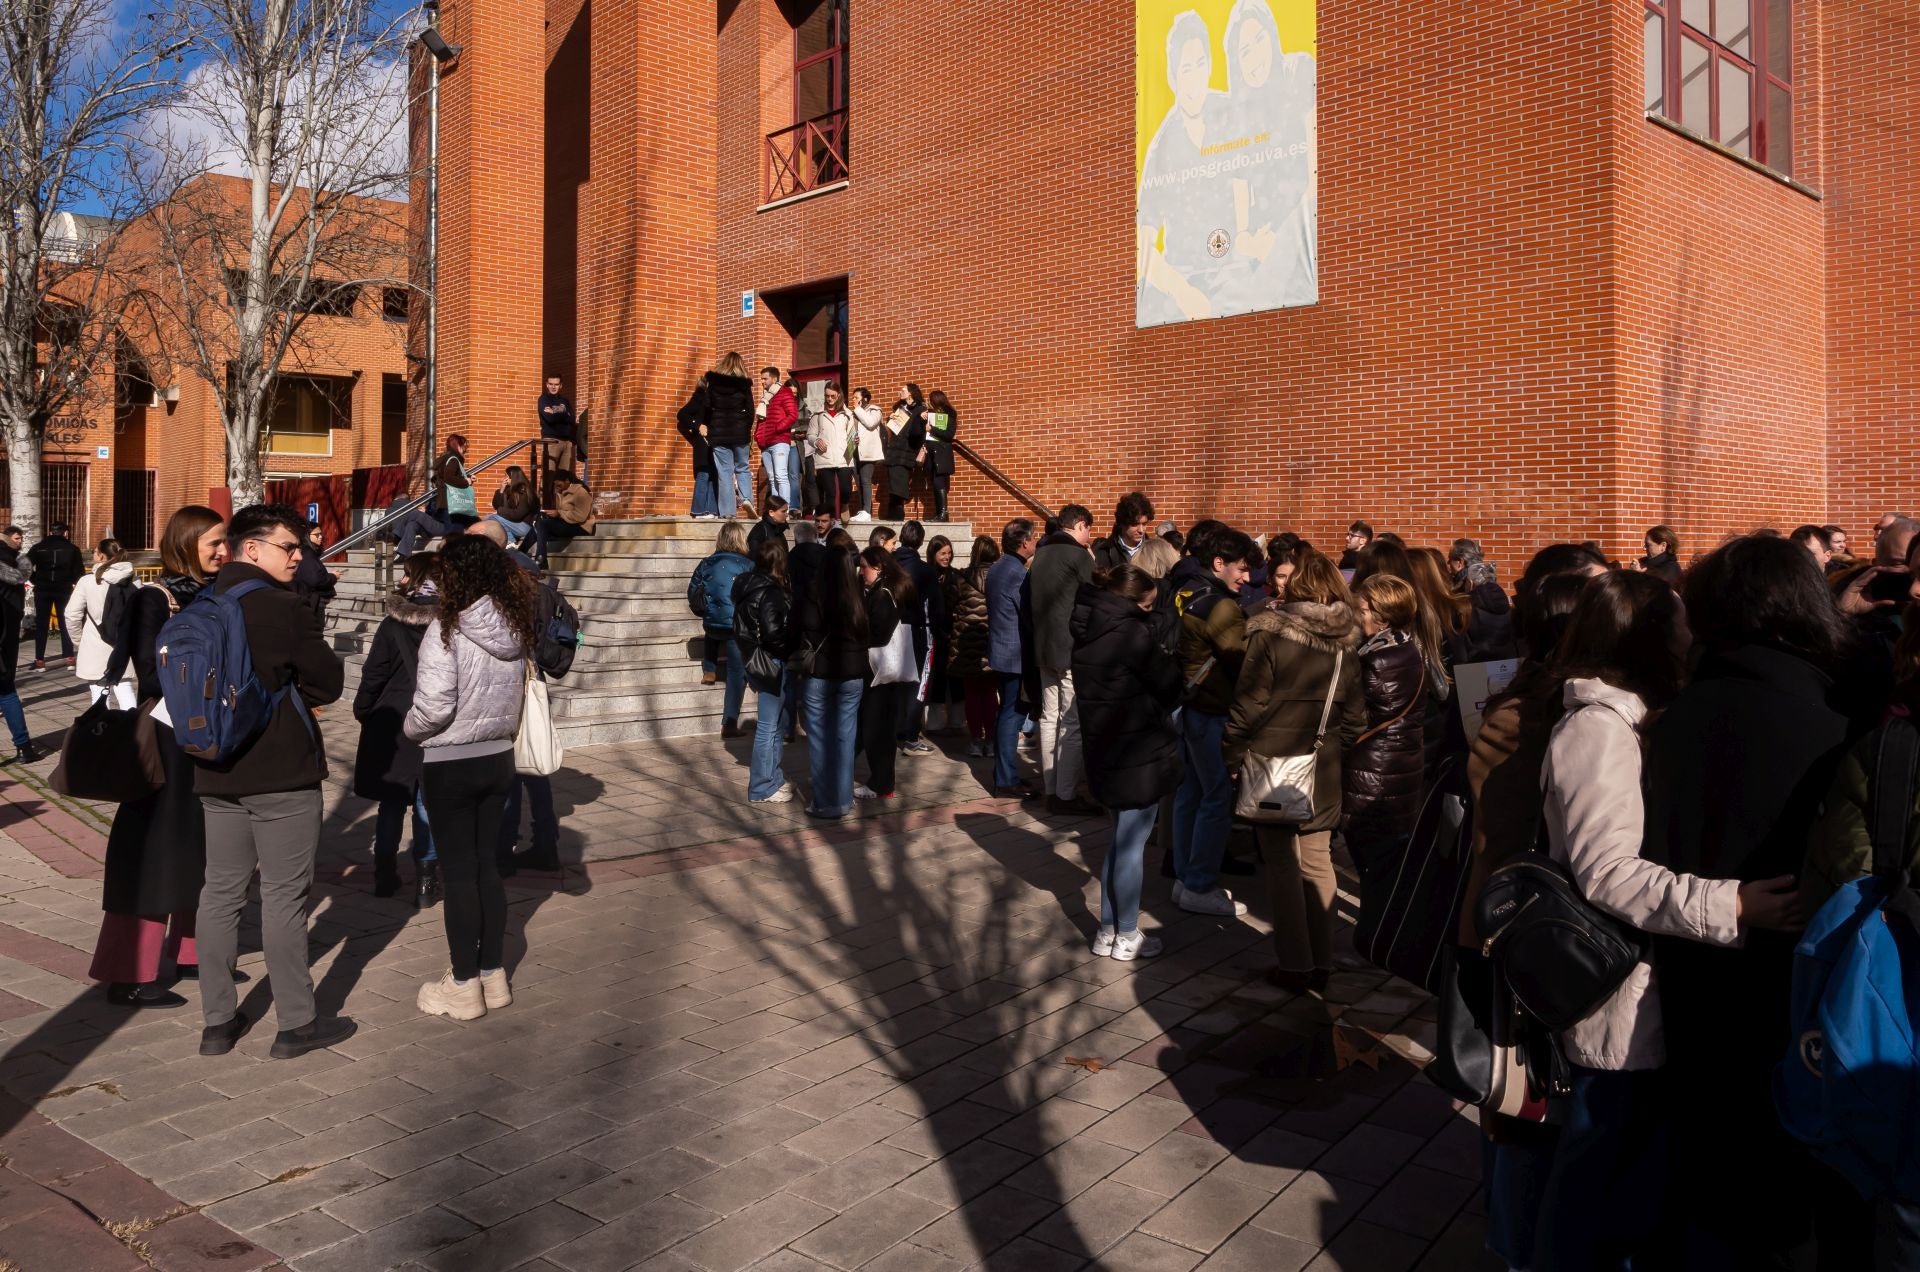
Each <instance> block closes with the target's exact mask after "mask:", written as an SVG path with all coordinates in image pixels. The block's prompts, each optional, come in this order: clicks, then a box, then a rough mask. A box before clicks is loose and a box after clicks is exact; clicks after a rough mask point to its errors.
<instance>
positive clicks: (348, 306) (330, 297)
mask: <svg viewBox="0 0 1920 1272" xmlns="http://www.w3.org/2000/svg"><path fill="white" fill-rule="evenodd" d="M359 303H360V287H359V285H358V284H357V283H330V282H328V281H326V280H325V279H324V278H315V279H310V280H308V282H307V285H306V287H305V288H303V289H302V290H301V292H300V301H299V308H301V309H303V310H305V311H306V312H307V313H310V314H315V315H317V316H319V317H322V318H351V317H353V307H354V306H355V305H357V304H359Z"/></svg>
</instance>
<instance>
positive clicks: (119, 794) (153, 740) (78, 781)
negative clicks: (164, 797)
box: [50, 692, 167, 804]
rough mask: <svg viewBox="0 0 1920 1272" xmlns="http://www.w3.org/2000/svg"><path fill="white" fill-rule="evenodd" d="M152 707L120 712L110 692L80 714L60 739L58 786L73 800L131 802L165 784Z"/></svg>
mask: <svg viewBox="0 0 1920 1272" xmlns="http://www.w3.org/2000/svg"><path fill="white" fill-rule="evenodd" d="M153 705H154V704H153V703H151V702H147V703H142V704H141V705H140V706H139V707H137V708H135V709H134V710H132V711H123V710H119V709H118V708H117V704H116V702H115V696H114V694H113V693H112V692H108V693H106V694H103V695H102V696H101V697H100V698H99V700H98V701H96V702H95V703H94V704H93V705H92V706H90V707H88V708H87V709H86V710H85V711H83V712H81V713H80V717H79V719H77V720H75V721H74V722H73V725H72V727H71V728H69V729H68V730H67V736H66V738H65V739H64V740H63V741H62V742H61V743H60V762H59V764H57V765H55V766H54V770H53V776H52V778H51V779H50V782H51V785H52V786H53V789H54V790H55V791H57V792H58V793H60V794H62V795H67V796H71V797H72V798H74V799H97V800H105V801H107V802H109V803H115V804H132V803H136V802H138V801H139V800H143V799H145V798H146V797H147V796H149V795H151V794H153V793H154V792H155V791H157V790H159V789H160V788H161V787H162V786H164V785H166V781H167V768H166V761H165V760H163V759H162V758H161V755H160V741H159V737H158V736H157V734H156V732H155V729H154V721H153Z"/></svg>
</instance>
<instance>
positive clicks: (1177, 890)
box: [1173, 879, 1187, 905]
mask: <svg viewBox="0 0 1920 1272" xmlns="http://www.w3.org/2000/svg"><path fill="white" fill-rule="evenodd" d="M1186 895H1187V890H1186V889H1185V888H1184V887H1182V886H1180V881H1179V880H1178V879H1175V880H1174V881H1173V903H1174V904H1175V905H1179V904H1180V901H1181V898H1183V897H1185V896H1186Z"/></svg>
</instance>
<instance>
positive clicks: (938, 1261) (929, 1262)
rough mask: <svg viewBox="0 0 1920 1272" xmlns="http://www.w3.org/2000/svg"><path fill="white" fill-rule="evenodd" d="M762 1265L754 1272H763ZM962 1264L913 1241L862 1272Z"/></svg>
mask: <svg viewBox="0 0 1920 1272" xmlns="http://www.w3.org/2000/svg"><path fill="white" fill-rule="evenodd" d="M767 1266H768V1265H766V1264H761V1265H760V1267H758V1268H755V1269H754V1272H761V1268H765V1267H767ZM963 1266H964V1265H963V1264H960V1263H958V1262H956V1261H954V1260H952V1259H949V1258H948V1257H947V1256H946V1255H944V1254H940V1253H938V1252H937V1251H933V1250H929V1249H927V1248H926V1247H925V1246H923V1245H916V1244H914V1243H913V1242H911V1241H902V1242H901V1243H900V1244H899V1245H897V1246H895V1247H893V1249H891V1250H888V1251H887V1252H886V1253H885V1254H883V1255H881V1256H880V1257H879V1258H877V1259H875V1260H874V1261H873V1262H871V1263H869V1264H867V1265H866V1267H865V1268H864V1269H863V1270H862V1272H961V1269H962V1268H963Z"/></svg>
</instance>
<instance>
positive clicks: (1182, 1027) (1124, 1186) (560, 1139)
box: [0, 672, 1497, 1272]
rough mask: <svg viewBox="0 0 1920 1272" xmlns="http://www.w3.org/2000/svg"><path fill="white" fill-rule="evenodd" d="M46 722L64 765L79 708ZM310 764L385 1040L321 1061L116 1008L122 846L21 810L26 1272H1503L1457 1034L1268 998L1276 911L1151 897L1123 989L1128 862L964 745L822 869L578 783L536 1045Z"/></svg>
mask: <svg viewBox="0 0 1920 1272" xmlns="http://www.w3.org/2000/svg"><path fill="white" fill-rule="evenodd" d="M21 687H22V690H23V696H24V697H25V698H26V699H27V700H28V703H29V709H30V715H31V718H32V720H33V722H34V724H35V726H36V732H37V733H38V734H39V735H40V736H41V737H43V738H49V737H52V736H56V735H57V733H58V731H59V730H60V729H61V728H62V727H64V725H65V723H66V721H67V720H68V719H70V718H71V716H72V714H73V713H74V712H75V711H76V710H77V709H78V705H79V704H82V703H84V697H83V696H82V695H81V693H80V691H79V687H78V686H77V685H76V684H75V682H74V681H73V680H72V679H71V678H70V677H69V676H67V675H66V674H64V673H56V672H47V673H44V674H42V675H39V676H35V675H33V674H32V673H25V674H23V675H22V677H21ZM714 692H715V693H716V694H717V693H718V692H719V690H718V689H715V690H714ZM322 724H323V727H324V728H325V729H326V730H327V735H328V740H329V744H330V745H329V750H330V752H331V755H332V758H333V767H334V774H335V781H336V784H335V785H333V786H331V787H330V788H329V791H328V810H327V821H326V828H325V832H324V840H323V848H322V855H321V861H320V868H319V877H318V881H317V883H316V886H315V889H314V912H313V923H312V950H313V958H314V964H315V974H314V978H315V982H316V984H317V986H318V989H319V998H320V1003H321V1009H322V1011H323V1012H344V1013H345V1014H348V1015H351V1016H352V1017H353V1018H354V1019H355V1020H357V1021H358V1022H359V1025H360V1031H359V1033H358V1034H357V1036H355V1037H354V1038H352V1039H351V1040H349V1041H348V1042H346V1043H344V1044H342V1045H340V1046H339V1047H337V1048H334V1049H333V1050H331V1051H326V1052H318V1053H314V1054H311V1055H308V1056H306V1057H303V1058H301V1059H299V1060H293V1061H270V1060H268V1059H266V1051H267V1047H268V1045H269V1044H270V1043H271V1042H272V1037H273V1025H272V1020H271V1013H270V1011H269V1012H268V1019H267V1020H266V1021H265V1022H263V1023H262V1024H261V1025H258V1026H256V1028H255V1029H254V1031H253V1032H252V1034H251V1035H249V1036H248V1037H247V1039H246V1040H245V1041H244V1042H243V1043H242V1044H241V1045H240V1047H239V1049H238V1050H237V1051H235V1052H234V1053H233V1054H231V1055H228V1056H224V1057H219V1058H215V1059H203V1058H201V1057H199V1056H198V1055H196V1054H195V1044H196V1041H197V1038H198V1032H199V1027H200V1020H199V1016H198V1011H197V1006H198V1001H197V993H196V989H195V987H194V986H193V985H192V984H190V983H188V984H182V985H180V986H178V987H177V988H178V989H179V990H180V992H182V993H184V994H185V995H187V997H188V998H189V999H190V1000H193V1005H192V1006H189V1007H188V1008H184V1009H181V1010H178V1011H171V1012H167V1011H161V1012H147V1013H139V1014H135V1013H130V1012H128V1011H126V1010H124V1009H120V1008H115V1007H112V1006H110V1005H108V1003H107V1002H106V1000H105V998H104V996H103V994H102V993H101V992H100V991H99V990H98V989H96V988H90V987H89V984H88V982H87V980H86V971H87V965H88V961H89V958H90V956H91V951H92V946H93V941H94V936H95V933H96V930H97V922H98V915H99V878H100V866H99V860H100V855H101V853H102V852H103V851H104V843H105V841H104V833H105V832H104V824H103V823H102V821H101V820H100V818H101V812H100V810H95V809H91V808H88V807H86V806H80V805H71V804H68V803H66V802H64V801H59V800H56V799H54V798H53V797H52V796H51V794H50V792H49V791H48V790H47V787H46V776H47V772H48V770H49V769H50V767H51V764H50V763H48V764H42V765H38V766H35V768H34V769H33V770H31V771H30V772H29V773H27V774H26V775H25V776H24V778H22V777H21V776H20V775H19V774H18V772H17V770H7V771H6V773H5V775H3V776H0V1035H4V1036H3V1037H0V1085H3V1086H4V1090H5V1092H6V1093H7V1094H6V1096H4V1097H0V1158H3V1159H4V1163H5V1164H4V1168H3V1169H0V1269H15V1270H17V1272H43V1270H45V1272H93V1270H94V1269H113V1270H115V1272H118V1270H119V1269H127V1270H128V1272H135V1270H137V1269H142V1268H160V1269H163V1270H166V1272H171V1270H173V1269H198V1268H221V1269H228V1270H230V1272H245V1270H247V1269H254V1268H270V1267H287V1268H292V1269H297V1270H298V1272H364V1270H367V1269H383V1268H396V1267H398V1268H407V1269H433V1270H435V1272H453V1270H457V1272H491V1270H493V1269H500V1270H503V1272H504V1270H505V1269H525V1270H526V1272H535V1270H538V1272H557V1270H561V1269H564V1270H566V1272H601V1270H607V1272H612V1270H614V1269H626V1268H645V1269H649V1270H653V1269H660V1270H663V1272H664V1270H671V1272H682V1270H685V1272H696V1270H705V1272H733V1270H734V1269H743V1268H755V1269H764V1270H765V1272H803V1270H811V1269H841V1270H851V1269H855V1268H868V1269H874V1270H876V1272H881V1270H884V1272H906V1270H909V1269H914V1270H926V1272H938V1270H942V1269H960V1268H968V1267H977V1268H990V1269H996V1270H999V1269H1004V1270H1007V1272H1051V1270H1052V1269H1072V1268H1101V1269H1109V1270H1112V1272H1121V1270H1126V1272H1184V1270H1185V1269H1190V1268H1205V1269H1210V1270H1212V1269H1232V1270H1236V1272H1237V1270H1240V1269H1245V1270H1247V1272H1287V1270H1288V1269H1295V1268H1311V1269H1314V1270H1315V1272H1322V1270H1325V1269H1335V1268H1340V1269H1349V1270H1351V1272H1396V1270H1401V1269H1421V1270H1423V1272H1440V1270H1444V1272H1453V1270H1455V1269H1479V1268H1483V1267H1493V1266H1497V1265H1496V1264H1494V1263H1492V1262H1491V1261H1490V1260H1489V1259H1488V1258H1487V1257H1486V1256H1484V1255H1483V1254H1482V1253H1481V1252H1480V1251H1481V1233H1482V1226H1483V1219H1482V1218H1481V1209H1482V1206H1481V1195H1480V1190H1479V1184H1478V1179H1479V1173H1480V1138H1479V1135H1478V1132H1477V1130H1476V1128H1475V1127H1474V1125H1473V1123H1472V1120H1471V1110H1463V1109H1460V1108H1457V1107H1456V1106H1455V1104H1454V1102H1453V1101H1451V1100H1450V1099H1448V1098H1447V1097H1446V1096H1444V1095H1442V1094H1441V1093H1440V1092H1439V1091H1438V1090H1437V1089H1435V1088H1434V1087H1433V1086H1432V1085H1431V1084H1429V1083H1427V1082H1426V1081H1425V1080H1424V1079H1423V1078H1422V1077H1421V1076H1420V1074H1419V1065H1420V1064H1421V1062H1423V1061H1424V1060H1425V1059H1426V1058H1427V1056H1428V1054H1429V1053H1428V1051H1427V1045H1428V1044H1429V1043H1430V1042H1431V1040H1432V1030H1433V1024H1432V1014H1433V1013H1432V1004H1431V1002H1430V1000H1428V999H1427V998H1426V996H1425V995H1424V994H1421V993H1420V992H1418V991H1416V990H1414V989H1411V988H1410V987H1408V986H1406V985H1405V984H1404V983H1401V982H1398V981H1394V980H1391V979H1389V978H1387V977H1385V976H1383V975H1382V974H1381V973H1379V972H1377V971H1375V970H1372V969H1370V968H1368V967H1366V966H1364V965H1363V964H1360V963H1359V962H1358V961H1357V960H1353V959H1351V958H1350V957H1349V958H1346V959H1344V960H1343V967H1344V969H1345V970H1343V971H1341V972H1340V973H1339V974H1338V975H1336V976H1335V977H1334V981H1333V985H1332V988H1331V990H1330V991H1329V993H1328V995H1327V996H1326V998H1325V1000H1322V999H1320V998H1316V997H1311V996H1308V997H1296V996H1293V995H1290V994H1287V993H1285V992H1283V991H1280V990H1277V989H1274V988H1272V987H1270V986H1268V985H1267V984H1266V983H1265V981H1264V980H1263V979H1262V972H1263V971H1264V970H1265V968H1266V967H1267V966H1269V965H1270V963H1271V953H1270V945H1269V943H1268V940H1267V936H1266V932H1267V926H1266V924H1265V922H1264V920H1263V918H1262V912H1263V910H1264V908H1265V907H1264V905H1263V904H1261V903H1260V901H1259V897H1258V895H1257V894H1259V893H1260V892H1261V891H1262V887H1261V884H1260V882H1259V881H1258V880H1243V881H1242V883H1243V884H1244V885H1245V886H1244V887H1243V889H1242V890H1243V892H1244V893H1245V894H1246V896H1247V898H1248V899H1249V900H1252V901H1254V902H1255V906H1254V913H1253V914H1251V915H1249V916H1247V917H1246V918H1245V919H1242V920H1228V919H1220V918H1213V917H1202V916H1194V915H1186V914H1183V913H1181V912H1180V911H1178V910H1175V909H1173V908H1172V907H1171V906H1170V905H1169V904H1168V903H1167V899H1166V886H1165V883H1164V881H1162V880H1160V879H1159V878H1158V877H1157V876H1156V875H1155V874H1154V873H1153V871H1152V870H1151V868H1150V869H1149V881H1148V901H1147V906H1148V909H1149V911H1150V913H1149V914H1148V916H1147V918H1146V922H1147V923H1148V924H1150V925H1157V930H1158V931H1159V932H1160V934H1161V935H1162V936H1163V937H1164V938H1165V939H1166V944H1167V952H1166V954H1165V955H1164V956H1163V957H1161V958H1159V959H1155V960H1151V961H1144V960H1143V961H1138V962H1133V963H1119V962H1114V961H1112V960H1110V959H1103V958H1095V957H1094V956H1093V955H1091V954H1090V953H1089V952H1088V950H1087V937H1088V935H1089V934H1090V933H1091V932H1092V929H1093V927H1094V922H1095V921H1094V918H1093V915H1092V913H1091V912H1090V910H1089V907H1090V906H1097V904H1098V885H1097V883H1096V882H1095V881H1094V880H1095V876H1096V873H1097V868H1098V865H1099V862H1100V860H1101V856H1102V854H1103V853H1104V851H1105V849H1106V844H1107V838H1108V834H1107V825H1106V822H1105V821H1104V820H1102V819H1068V818H1054V817H1043V816H1040V815H1039V813H1038V806H1037V805H1021V804H1016V803H1013V802H1010V801H995V800H991V799H988V798H986V792H985V790H984V789H983V787H982V784H981V778H982V777H983V776H986V775H985V773H984V771H978V772H977V771H976V770H975V769H973V768H970V767H969V764H968V762H967V761H966V760H964V759H963V758H961V757H960V756H959V754H958V753H959V751H960V750H961V749H962V746H963V744H962V743H960V742H958V741H957V740H955V739H938V740H940V741H942V742H943V743H944V744H945V745H944V751H943V754H941V755H939V756H935V757H930V758H928V759H925V760H904V759H903V760H902V762H901V766H900V767H901V787H902V791H903V796H902V798H901V799H899V800H896V801H893V803H894V804H897V805H899V806H898V807H893V806H889V807H888V808H886V809H885V810H878V811H876V810H872V809H871V808H870V806H867V807H863V812H865V813H866V815H865V816H863V818H862V819H861V820H860V821H858V822H857V823H853V824H848V825H843V826H836V827H832V828H828V829H824V830H823V829H819V828H815V827H812V826H809V825H808V824H806V821H805V818H804V817H803V816H802V815H801V813H800V811H799V810H800V804H799V803H797V802H796V803H794V804H791V805H786V806H784V807H776V808H759V807H754V808H749V807H748V806H747V805H746V803H745V802H744V798H743V794H742V792H743V790H744V786H745V771H746V756H747V750H748V746H749V744H750V743H749V740H747V739H741V740H738V741H732V742H724V743H723V742H722V741H720V740H719V739H717V738H701V739H686V740H681V741H676V742H664V743H634V744H625V745H617V746H607V747H594V748H586V749H581V750H577V751H574V752H570V753H569V756H568V763H567V768H566V770H565V772H564V773H563V774H561V775H560V776H559V777H558V778H556V781H555V788H556V794H557V803H558V806H559V809H560V812H561V816H562V820H563V824H564V827H565V834H564V836H563V841H562V844H563V847H562V856H563V857H564V858H566V860H567V862H568V868H567V871H566V873H565V875H564V877H561V878H558V879H556V878H555V877H554V876H551V875H528V874H522V875H520V876H519V877H517V878H515V879H512V880H510V881H509V883H508V888H509V897H510V899H511V901H512V914H513V917H512V924H511V932H510V936H509V947H508V964H509V966H510V967H511V968H512V969H513V985H514V995H515V1001H514V1004H513V1006H511V1007H510V1008H507V1009H504V1010H502V1011H498V1012H494V1013H491V1014H489V1015H488V1016H487V1017H485V1018H484V1019H482V1020H479V1021H475V1022H472V1023H466V1024H461V1023H455V1022H452V1021H448V1020H444V1019H439V1018H429V1017H423V1016H421V1015H420V1014H419V1012H418V1011H417V1010H416V1009H415V1006H414V993H415V990H416V989H417V987H418V986H419V984H420V982H421V981H422V980H423V979H425V978H427V977H429V976H431V975H433V974H435V973H437V972H440V971H442V970H444V968H445V966H446V945H445V937H444V933H443V929H442V924H441V918H440V911H439V909H438V908H434V909H429V910H427V911H425V912H424V913H416V912H415V911H414V910H413V908H412V907H411V905H410V904H409V903H408V902H407V901H406V900H404V899H402V898H395V899H392V900H379V899H376V898H375V897H374V896H373V894H372V867H371V861H370V854H369V843H370V840H371V836H372V808H371V806H370V805H368V804H367V803H366V802H365V801H362V800H358V799H354V798H352V797H351V796H350V795H348V794H347V793H346V791H345V787H344V785H340V784H339V783H344V781H345V780H346V777H347V776H348V775H349V774H350V772H351V768H352V748H353V743H354V737H355V734H356V729H355V728H354V727H353V725H352V724H351V721H350V719H348V713H347V710H346V708H345V706H344V704H343V705H340V706H337V707H335V708H332V709H330V710H329V711H328V712H327V714H326V717H325V718H324V719H323V721H322ZM788 760H789V772H790V775H791V774H792V773H794V771H795V769H796V768H798V769H799V770H804V764H805V761H804V748H803V747H795V748H790V750H789V752H788ZM975 763H976V764H977V763H978V762H975ZM106 812H107V813H108V814H109V815H110V812H111V810H106ZM1155 860H1156V857H1155V855H1154V854H1153V853H1152V851H1151V850H1150V855H1149V862H1150V867H1151V864H1152V863H1153V862H1154V861H1155ZM404 869H405V868H404V867H403V871H404ZM246 935H247V937H248V938H249V940H248V941H247V943H246V944H245V945H244V946H243V948H245V949H246V950H247V951H248V952H247V953H246V954H244V955H243V958H242V967H243V968H244V969H245V970H246V971H248V972H249V973H251V975H252V976H253V980H252V982H251V983H250V984H248V985H246V986H243V987H242V992H243V995H244V1002H245V1005H244V1007H243V1010H244V1011H246V1012H247V1013H248V1014H249V1015H254V1016H258V1015H259V1014H260V1012H261V1011H262V1010H263V1009H265V1008H267V1004H268V997H269V996H268V993H267V986H266V985H265V983H264V975H265V969H264V965H263V963H262V960H261V958H260V956H259V954H258V953H257V952H254V951H256V950H257V945H256V944H255V943H254V942H253V941H252V939H251V938H252V937H254V936H255V935H256V934H255V933H253V932H252V931H249V932H248V933H247V934H246Z"/></svg>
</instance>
